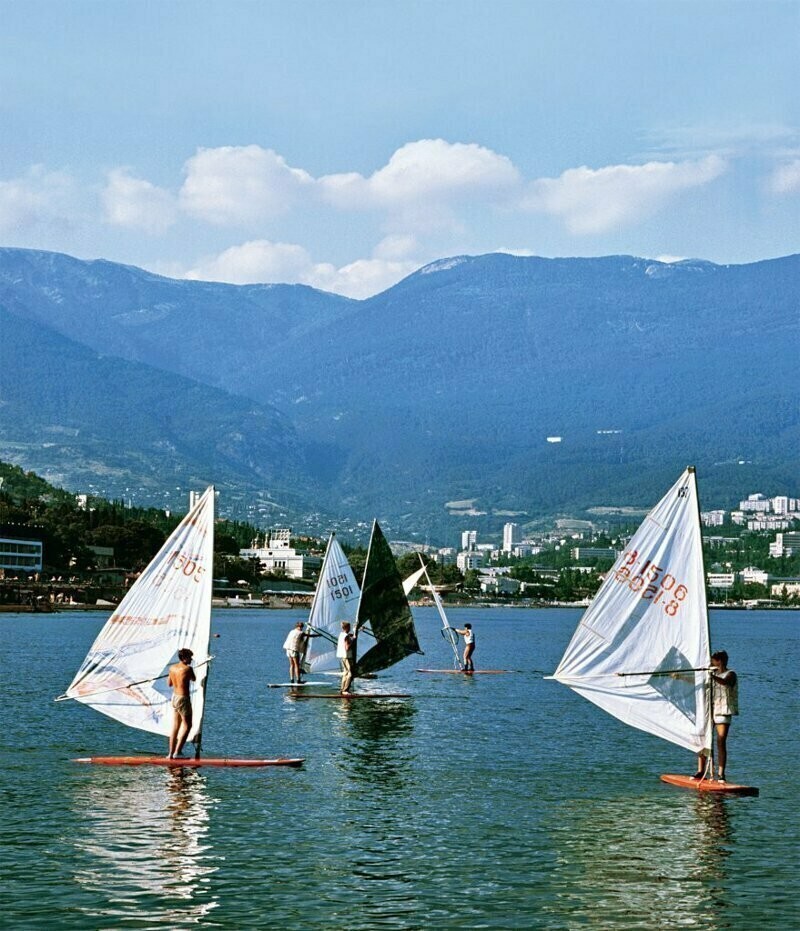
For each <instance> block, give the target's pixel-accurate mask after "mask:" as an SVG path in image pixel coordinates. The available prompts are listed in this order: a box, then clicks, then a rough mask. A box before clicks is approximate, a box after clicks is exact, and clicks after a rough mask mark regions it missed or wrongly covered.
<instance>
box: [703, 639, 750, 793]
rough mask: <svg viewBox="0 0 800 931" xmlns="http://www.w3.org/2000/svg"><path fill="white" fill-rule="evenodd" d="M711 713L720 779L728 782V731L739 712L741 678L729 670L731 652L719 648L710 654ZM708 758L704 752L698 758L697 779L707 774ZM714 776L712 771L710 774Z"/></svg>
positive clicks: (718, 776)
mask: <svg viewBox="0 0 800 931" xmlns="http://www.w3.org/2000/svg"><path fill="white" fill-rule="evenodd" d="M711 665H712V667H713V672H712V673H711V709H712V711H711V713H712V717H713V720H714V727H715V728H716V731H717V778H718V779H719V781H720V782H725V764H726V763H727V762H728V748H727V743H728V731H729V730H730V726H731V718H732V717H733V715H735V714H739V681H738V679H737V678H736V673H735V672H734V671H733V670H732V669H728V654H727V653H726V652H725V650H719V651H718V652H717V653H712V654H711ZM707 766H708V760H707V759H706V755H705V754H704V753H701V754H700V755H699V756H698V758H697V772H696V773H695V774H694V776H693V778H694V779H702V778H703V777H704V775H705V773H706V768H707ZM711 775H712V776H713V773H712V774H711Z"/></svg>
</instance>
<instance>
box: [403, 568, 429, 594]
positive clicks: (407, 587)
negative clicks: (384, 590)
mask: <svg viewBox="0 0 800 931" xmlns="http://www.w3.org/2000/svg"><path fill="white" fill-rule="evenodd" d="M423 575H425V566H423V567H422V568H421V569H417V571H416V572H412V573H411V575H410V576H409V577H408V578H407V579H403V591H404V592H405V593H406V596H408V595H410V594H411V591H412V589H413V588H414V586H415V585H416V584H417V582H419V580H420V579H421V578H422V576H423Z"/></svg>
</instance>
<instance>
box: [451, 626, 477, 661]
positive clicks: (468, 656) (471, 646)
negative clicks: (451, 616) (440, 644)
mask: <svg viewBox="0 0 800 931" xmlns="http://www.w3.org/2000/svg"><path fill="white" fill-rule="evenodd" d="M455 632H456V633H457V634H461V636H462V637H463V638H464V672H475V666H474V664H473V662H472V654H473V653H474V652H475V633H474V632H473V630H472V624H465V625H464V626H463V627H456V628H455Z"/></svg>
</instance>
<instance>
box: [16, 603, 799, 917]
mask: <svg viewBox="0 0 800 931" xmlns="http://www.w3.org/2000/svg"><path fill="white" fill-rule="evenodd" d="M453 614H454V616H453V620H454V621H460V622H463V621H464V620H466V619H469V620H471V621H472V623H473V624H474V626H475V628H476V631H477V635H478V647H477V651H476V654H475V659H476V663H477V665H478V667H480V666H483V667H493V668H505V669H512V670H515V672H514V674H509V675H503V676H476V677H474V678H466V677H461V676H452V675H442V676H433V675H424V674H419V673H417V672H416V671H415V669H416V667H418V666H423V665H424V666H436V667H444V668H447V667H448V666H449V665H450V663H451V660H452V654H451V653H449V646H448V645H447V644H446V643H445V641H444V640H443V639H442V638H441V637H440V635H439V632H438V626H439V625H438V620H437V618H436V615H435V612H433V611H428V610H417V611H416V612H415V615H416V617H417V622H418V629H419V634H420V641H421V643H422V645H423V648H424V649H425V650H426V654H427V655H426V657H425V658H424V660H423V659H422V658H421V657H414V658H412V659H409V660H407V661H405V662H403V663H402V664H400V665H398V666H396V667H395V668H394V669H393V670H390V673H389V674H387V675H386V676H384V677H381V679H380V680H378V681H376V682H374V683H370V684H369V688H370V689H372V688H384V689H387V690H392V691H396V690H398V689H400V690H403V691H407V692H410V693H411V694H412V697H411V698H410V699H406V700H396V701H390V700H384V701H380V702H374V701H363V702H358V701H355V702H351V703H349V704H348V703H344V702H341V701H338V700H337V701H315V700H307V701H296V700H293V699H291V698H289V697H288V696H287V695H286V694H285V693H284V692H283V691H281V690H278V689H267V687H266V685H267V683H268V682H276V681H277V682H280V681H284V680H285V679H286V677H287V668H286V661H285V657H284V656H283V653H282V651H281V644H282V642H283V639H284V637H285V635H286V633H287V631H288V630H289V629H290V628H291V626H292V625H293V623H294V621H295V620H297V619H298V618H301V617H304V614H303V612H295V611H271V612H270V611H261V610H254V609H234V610H227V611H218V612H215V615H214V621H213V630H214V632H215V633H218V634H219V635H220V636H219V638H218V639H214V641H213V652H214V653H215V656H216V659H215V661H214V664H213V671H212V673H211V678H210V680H209V697H208V705H207V716H206V727H205V748H206V750H207V752H208V754H210V755H229V756H234V755H238V756H275V755H299V756H304V757H305V758H306V764H305V766H304V768H303V769H301V770H292V769H264V770H225V769H216V770H215V769H203V770H199V771H191V770H185V771H182V770H176V771H167V770H162V769H158V768H141V769H140V768H136V769H125V768H116V767H115V768H105V767H93V766H86V765H81V764H76V763H73V762H71V761H70V760H71V758H72V757H75V756H81V755H87V754H90V753H91V754H102V753H113V754H121V753H129V752H135V751H145V752H159V753H160V752H163V749H164V748H163V746H162V741H160V740H159V739H158V738H154V737H152V735H148V734H144V733H139V732H135V731H131V730H129V729H126V728H123V727H122V726H120V725H118V724H116V723H115V722H113V721H111V720H109V719H106V718H105V717H103V716H102V715H98V714H96V713H94V712H92V711H91V710H90V709H88V708H85V707H83V706H80V705H78V704H74V703H69V702H64V703H59V704H54V703H53V701H52V698H53V697H54V696H55V695H58V694H60V693H61V692H62V691H63V690H64V689H65V687H66V686H67V685H68V684H69V681H70V680H71V678H72V676H73V674H74V672H75V671H76V670H77V668H78V665H79V664H80V662H81V660H82V659H83V657H84V655H85V653H86V651H87V650H88V647H89V645H90V643H91V642H92V640H93V638H94V636H95V634H96V633H97V631H98V630H99V628H100V627H101V626H102V624H103V623H104V621H105V615H104V614H101V613H99V612H98V613H94V612H93V613H88V614H67V613H64V614H56V615H50V616H37V615H0V632H2V639H3V652H2V656H3V662H2V690H3V692H2V694H3V699H2V704H1V705H0V734H1V735H2V738H0V739H1V740H2V746H3V754H2V768H1V769H0V796H1V797H0V802H1V803H2V836H1V838H0V840H1V842H2V848H1V849H0V880H2V887H3V889H4V892H5V895H4V908H3V912H2V919H3V921H4V922H5V923H6V925H7V926H8V927H9V928H15V929H16V928H48V929H50V928H53V929H55V928H76V929H94V928H97V929H117V928H176V929H177V928H191V927H203V928H237V929H239V928H290V929H292V928H303V929H305V928H320V929H322V928H324V929H348V931H352V929H371V928H396V929H400V928H402V929H414V928H423V927H424V928H431V927H433V928H536V929H538V928H542V929H550V928H552V929H557V928H558V929H561V928H582V927H585V928H592V929H595V928H639V927H641V928H659V927H670V926H675V927H681V928H702V929H711V931H714V929H729V928H737V929H738V928H741V929H753V928H758V927H759V925H760V926H761V927H762V928H764V929H766V928H773V927H774V928H777V927H780V928H792V927H798V926H800V910H799V909H798V904H797V899H796V895H795V889H796V886H795V883H796V880H797V875H798V867H799V866H800V862H799V861H800V856H799V855H798V850H800V832H799V831H798V821H797V813H796V812H797V803H798V793H797V781H798V774H800V751H799V750H798V744H797V730H796V729H797V721H798V712H799V711H800V707H799V703H798V680H799V679H800V673H799V672H798V670H799V669H800V655H798V654H799V653H800V650H799V649H798V626H799V625H800V614H797V613H792V612H788V611H787V612H758V611H749V612H717V613H714V614H712V638H713V642H714V646H715V648H722V647H724V648H725V649H727V650H728V652H729V653H730V656H731V665H732V666H733V668H735V669H736V670H737V671H738V672H739V673H740V677H741V686H740V691H741V706H742V715H741V716H740V717H739V718H738V719H737V720H736V721H735V723H734V725H733V727H732V729H731V736H730V740H729V751H730V763H729V778H731V779H736V780H738V781H744V782H748V783H751V784H755V785H758V786H760V788H761V796H760V798H755V799H753V798H740V799H735V798H732V799H731V798H729V799H721V798H708V797H699V796H698V794H696V793H694V792H690V791H686V790H681V789H676V788H673V787H670V786H666V785H664V784H663V783H661V782H660V781H659V779H658V775H659V773H661V772H670V771H671V772H675V771H678V772H680V771H684V772H687V773H688V772H692V771H693V770H694V760H693V759H692V757H691V755H690V754H687V753H686V752H684V751H682V750H681V749H679V748H677V747H674V746H672V745H669V744H666V743H664V742H662V741H660V740H658V739H657V738H655V737H651V736H649V735H646V734H643V733H641V732H639V731H635V730H632V729H631V728H627V727H625V726H624V725H622V724H620V723H619V722H617V721H616V720H614V719H613V718H610V717H609V716H607V715H605V714H604V713H603V712H602V711H600V710H599V709H597V708H596V707H595V706H593V705H591V704H589V703H588V702H585V701H583V700H582V699H580V698H578V697H577V696H575V695H574V694H573V693H572V692H570V691H569V690H568V689H566V688H565V687H563V686H561V685H559V684H556V683H554V682H548V681H545V680H543V679H542V673H547V672H551V671H552V670H553V669H554V668H555V666H556V663H557V661H558V659H559V657H560V655H561V653H562V652H563V649H564V647H565V645H566V643H567V641H568V640H569V637H570V636H571V634H572V631H573V629H574V627H575V625H576V623H577V621H578V618H579V616H580V612H579V611H573V610H503V609H496V610H495V609H487V610H482V611H461V612H454V613H453ZM365 687H367V686H364V685H362V686H361V688H365Z"/></svg>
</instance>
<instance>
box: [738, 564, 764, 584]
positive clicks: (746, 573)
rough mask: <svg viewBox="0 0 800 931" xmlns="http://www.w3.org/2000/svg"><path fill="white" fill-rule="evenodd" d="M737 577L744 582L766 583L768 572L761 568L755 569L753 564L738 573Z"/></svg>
mask: <svg viewBox="0 0 800 931" xmlns="http://www.w3.org/2000/svg"><path fill="white" fill-rule="evenodd" d="M739 578H740V579H741V580H742V581H743V582H744V583H745V585H748V584H756V585H767V584H768V583H769V573H768V572H765V571H764V570H763V569H756V567H755V566H748V567H747V568H746V569H742V571H741V572H740V573H739Z"/></svg>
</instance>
